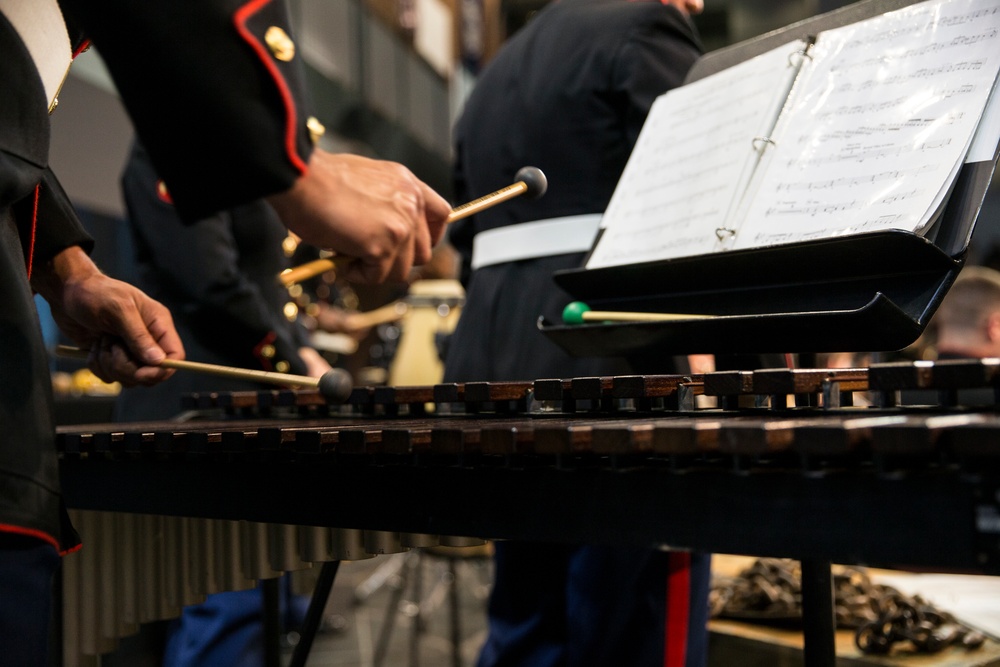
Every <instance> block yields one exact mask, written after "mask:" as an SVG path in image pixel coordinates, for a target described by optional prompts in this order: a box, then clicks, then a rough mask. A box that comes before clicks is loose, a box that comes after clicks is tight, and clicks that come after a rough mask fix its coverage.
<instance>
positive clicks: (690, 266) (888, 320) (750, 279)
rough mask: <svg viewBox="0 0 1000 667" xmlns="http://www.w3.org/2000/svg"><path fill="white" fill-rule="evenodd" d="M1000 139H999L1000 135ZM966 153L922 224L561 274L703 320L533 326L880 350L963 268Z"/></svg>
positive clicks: (579, 349)
mask: <svg viewBox="0 0 1000 667" xmlns="http://www.w3.org/2000/svg"><path fill="white" fill-rule="evenodd" d="M911 4H916V1H915V0H866V1H864V2H859V3H856V4H854V5H850V6H848V7H845V8H843V9H840V10H837V11H833V12H830V13H827V14H823V15H820V16H817V17H814V18H812V19H808V20H805V21H802V22H799V23H796V24H793V25H790V26H788V27H786V28H783V29H781V30H778V31H775V32H772V33H769V34H767V35H764V36H762V37H758V38H755V39H751V40H749V41H746V42H743V43H740V44H737V45H734V46H732V47H728V48H725V49H721V50H719V51H715V52H712V53H709V54H706V55H705V56H703V57H702V58H700V59H699V60H698V62H696V63H695V65H694V67H693V68H692V70H691V72H690V73H689V75H688V77H687V82H689V83H690V82H691V81H695V80H698V79H701V78H704V77H705V76H708V75H710V74H713V73H715V72H718V71H721V70H723V69H725V68H727V67H729V66H732V65H734V64H736V63H739V62H742V61H744V60H748V59H750V58H752V57H754V56H757V55H760V54H762V53H764V52H766V51H769V50H771V49H773V48H776V47H778V46H780V45H782V44H785V43H787V42H790V41H793V40H795V39H800V38H807V37H809V36H811V35H815V34H817V33H818V32H820V31H823V30H828V29H831V28H836V27H839V26H842V25H847V24H849V23H854V22H857V21H860V20H864V19H866V18H870V17H872V16H877V15H880V14H884V13H886V12H889V11H893V10H896V9H899V8H902V7H905V6H908V5H911ZM998 149H1000V147H998ZM998 149H995V150H994V154H993V159H992V160H989V161H984V162H975V163H966V164H964V165H963V166H962V168H961V171H960V172H959V175H958V178H957V180H956V182H955V184H954V187H953V189H952V191H951V192H950V193H949V195H948V198H947V200H946V202H945V204H944V208H943V211H942V213H941V218H940V219H939V220H938V222H937V224H936V225H935V226H934V228H933V230H932V231H931V232H930V233H929V234H928V235H926V236H918V235H915V234H910V233H905V232H899V231H886V232H877V233H871V234H863V235H857V236H845V237H839V238H834V239H826V240H819V241H809V242H804V243H795V244H789V245H784V246H772V247H765V248H754V249H749V250H740V251H731V252H727V253H717V254H712V255H702V256H696V257H684V258H679V259H672V260H665V261H658V262H648V263H642V264H633V265H627V266H615V267H608V268H601V269H591V270H586V269H574V270H568V271H560V272H558V273H556V274H555V276H554V280H555V282H556V283H557V284H558V285H559V286H560V287H561V288H562V289H564V290H565V291H566V292H568V293H569V294H570V295H572V296H573V297H574V298H575V299H579V300H580V301H583V302H585V303H587V304H588V305H589V306H590V307H591V308H593V309H594V310H624V311H646V312H666V313H671V312H673V313H689V312H695V313H705V314H711V315H715V316H716V317H713V318H708V319H691V320H678V321H669V322H620V323H594V324H580V325H562V324H554V323H550V322H547V321H546V320H545V319H544V318H540V319H539V322H538V327H539V329H540V330H541V331H542V332H543V333H544V334H545V335H546V336H548V337H549V338H550V339H551V340H553V341H554V342H555V343H557V344H558V345H559V346H560V347H562V348H563V349H565V350H567V351H568V352H570V353H571V354H573V355H576V356H584V357H586V356H623V357H627V358H629V359H631V360H633V362H636V363H638V364H639V367H641V364H642V360H650V361H655V360H656V359H657V358H658V357H662V356H664V355H675V354H691V353H714V354H720V353H743V354H745V353H756V354H760V353H770V352H800V353H814V352H852V351H854V352H860V351H867V352H879V351H888V350H897V349H900V348H903V347H905V346H907V345H909V344H911V343H912V342H913V341H915V340H916V339H917V337H918V336H919V335H920V334H921V333H922V332H923V330H924V329H925V327H926V326H927V323H928V321H929V320H930V318H931V316H932V315H933V314H934V311H935V310H936V309H937V307H938V305H940V303H941V300H942V299H943V298H944V295H945V293H946V292H947V291H948V289H949V288H950V287H951V285H952V283H953V282H954V281H955V278H956V277H957V276H958V273H959V271H960V270H961V268H962V266H963V264H964V261H965V256H966V253H967V250H968V245H969V239H970V238H971V236H972V230H973V227H974V226H975V222H976V217H977V216H978V214H979V209H980V207H981V205H982V202H983V199H984V197H985V195H986V190H987V188H988V187H989V185H990V180H991V178H992V175H993V170H994V168H995V166H996V162H997V158H998ZM833 598H834V593H833V579H832V576H831V572H830V562H829V561H824V560H821V559H810V560H803V561H802V600H803V602H802V606H803V637H804V643H805V646H804V659H805V664H806V665H810V666H812V667H819V666H822V667H833V665H835V663H836V650H835V646H834V631H835V628H836V622H835V618H834V608H833Z"/></svg>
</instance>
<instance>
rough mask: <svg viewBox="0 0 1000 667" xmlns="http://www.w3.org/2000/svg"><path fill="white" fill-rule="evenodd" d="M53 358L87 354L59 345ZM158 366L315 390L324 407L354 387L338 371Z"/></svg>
mask: <svg viewBox="0 0 1000 667" xmlns="http://www.w3.org/2000/svg"><path fill="white" fill-rule="evenodd" d="M56 354H58V355H60V356H63V357H72V358H74V359H86V358H87V357H88V356H89V355H90V352H88V351H87V350H83V349H81V348H78V347H71V346H69V345H59V346H57V347H56ZM160 366H163V367H164V368H174V369H177V370H184V371H193V372H195V373H204V374H206V375H217V376H222V377H229V378H236V379H238V380H248V381H250V382H263V383H265V384H276V385H286V386H292V387H305V388H308V389H318V390H319V393H320V394H322V395H323V397H324V398H325V399H326V400H327V402H328V403H343V402H344V401H346V400H347V399H348V397H350V395H351V390H352V389H353V386H354V383H353V382H352V381H351V376H350V374H349V373H348V372H347V371H345V370H343V369H342V368H333V369H330V370H328V371H327V372H326V373H323V375H322V376H321V377H318V378H314V377H309V376H308V375H293V374H290V373H275V372H273V371H259V370H253V369H249V368H233V367H231V366H220V365H218V364H206V363H202V362H200V361H181V360H178V359H164V360H163V361H161V362H160Z"/></svg>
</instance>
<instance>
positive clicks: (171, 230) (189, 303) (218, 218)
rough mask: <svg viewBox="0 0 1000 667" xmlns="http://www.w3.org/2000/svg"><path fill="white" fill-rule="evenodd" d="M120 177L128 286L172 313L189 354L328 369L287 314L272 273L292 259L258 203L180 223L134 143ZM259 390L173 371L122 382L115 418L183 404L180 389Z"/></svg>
mask: <svg viewBox="0 0 1000 667" xmlns="http://www.w3.org/2000/svg"><path fill="white" fill-rule="evenodd" d="M121 183H122V193H123V195H124V198H125V206H126V211H127V214H128V229H129V232H130V235H131V238H132V242H133V246H134V249H135V258H134V265H135V269H136V286H137V287H139V288H140V289H142V290H143V291H144V292H145V293H146V294H148V295H150V296H151V297H153V298H154V299H156V300H157V301H159V302H160V303H162V304H163V305H165V306H166V307H167V308H168V309H169V310H170V312H171V313H172V314H173V318H174V325H175V326H176V327H177V331H178V333H179V334H180V337H181V340H182V341H183V342H184V349H185V352H186V354H187V358H188V359H191V360H192V361H200V362H204V363H210V364H220V365H223V366H235V367H238V368H251V369H259V370H264V371H277V372H279V373H293V374H295V375H310V376H313V377H320V376H322V375H323V373H325V372H326V371H328V370H330V364H329V363H327V362H326V360H325V359H323V357H322V356H321V355H320V354H319V353H318V352H317V351H316V350H315V349H313V348H312V347H310V346H309V340H308V332H307V331H306V330H305V328H304V327H303V326H302V325H301V324H299V323H298V321H296V320H295V319H294V314H293V319H289V318H288V317H286V314H285V307H286V305H287V304H288V303H289V295H288V290H287V289H286V288H285V287H284V286H283V285H281V284H280V283H279V282H278V281H277V279H276V278H277V276H278V274H279V273H281V271H283V270H284V269H286V268H289V266H290V262H289V258H288V257H287V256H286V255H285V253H284V251H283V249H282V243H283V241H284V240H285V239H286V237H287V236H288V230H287V229H285V227H284V225H282V224H281V220H280V219H279V218H278V216H277V214H276V213H275V212H274V210H273V209H272V208H271V207H270V206H269V205H268V203H267V202H266V201H264V200H256V201H254V202H250V203H248V204H245V205H243V206H239V207H236V208H232V209H228V210H226V211H223V212H220V213H218V214H216V215H214V216H211V217H208V218H203V219H201V220H198V221H196V222H194V223H191V224H185V223H184V222H182V221H181V219H180V217H178V215H177V211H176V210H175V208H174V205H173V202H172V200H171V198H170V192H169V190H167V187H166V184H165V183H164V182H163V180H162V179H160V178H159V177H158V176H157V174H156V170H155V169H154V168H153V165H152V163H151V162H150V159H149V154H148V153H147V152H146V150H145V149H144V148H143V147H142V146H141V145H140V144H138V143H136V144H134V145H133V147H132V150H131V153H130V155H129V158H128V162H127V164H126V166H125V170H124V172H123V174H122V181H121ZM293 305H294V304H293ZM262 388H267V385H261V384H255V383H252V382H248V381H246V380H239V379H233V378H227V377H219V376H206V375H202V374H199V373H180V374H177V375H174V376H173V377H172V378H170V380H169V381H167V382H163V383H161V384H159V385H157V386H155V387H134V388H131V389H124V390H123V391H122V393H121V395H120V396H119V397H118V401H117V402H116V405H115V418H116V419H117V420H121V421H151V420H157V419H169V418H171V417H176V416H177V415H178V413H179V412H180V411H181V397H182V396H184V395H185V394H190V393H195V392H198V391H248V390H257V389H262Z"/></svg>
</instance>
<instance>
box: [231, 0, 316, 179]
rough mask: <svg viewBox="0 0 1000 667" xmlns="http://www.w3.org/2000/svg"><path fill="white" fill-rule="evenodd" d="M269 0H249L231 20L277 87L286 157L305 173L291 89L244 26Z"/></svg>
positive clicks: (268, 55) (264, 49)
mask: <svg viewBox="0 0 1000 667" xmlns="http://www.w3.org/2000/svg"><path fill="white" fill-rule="evenodd" d="M270 2H271V0H251V1H250V2H248V3H247V4H245V5H243V6H242V7H240V8H239V9H238V10H236V13H235V14H234V15H233V22H234V23H235V25H236V30H237V32H239V33H240V35H241V36H242V37H243V39H244V40H246V42H247V44H249V45H250V48H252V49H253V50H254V51H256V52H257V55H258V56H260V60H261V63H262V64H263V65H264V67H265V69H267V71H268V73H270V75H271V78H273V79H274V85H276V86H277V87H278V94H279V95H280V96H281V101H282V102H283V103H284V105H285V112H286V113H287V114H288V120H287V122H286V124H285V151H286V152H287V153H288V159H289V160H291V162H292V165H294V166H295V167H296V168H297V169H298V170H299V171H300V172H301V173H303V174H304V173H306V170H307V169H308V168H307V166H306V163H305V162H303V161H302V158H301V157H299V154H298V151H296V149H295V136H296V126H297V121H296V118H295V99H294V98H293V97H292V93H291V91H290V90H289V89H288V84H287V83H285V79H284V77H282V76H281V72H280V71H279V70H278V66H277V65H275V64H274V60H272V59H271V54H270V52H269V51H268V50H267V48H266V47H265V46H264V45H263V44H261V43H260V42H259V41H257V38H256V37H255V36H254V34H253V33H252V32H250V30H248V29H247V27H246V22H247V21H248V20H249V19H250V17H251V16H252V15H253V14H255V13H256V12H257V11H258V10H260V8H261V7H263V6H264V5H266V4H268V3H270Z"/></svg>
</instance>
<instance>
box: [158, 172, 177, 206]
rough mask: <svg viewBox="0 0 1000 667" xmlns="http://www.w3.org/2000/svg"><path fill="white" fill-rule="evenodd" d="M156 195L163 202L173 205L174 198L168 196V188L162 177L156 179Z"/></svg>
mask: <svg viewBox="0 0 1000 667" xmlns="http://www.w3.org/2000/svg"><path fill="white" fill-rule="evenodd" d="M156 197H157V198H158V199H159V200H160V201H161V202H163V203H164V204H170V205H171V206H173V205H174V198H173V197H171V196H170V190H168V189H167V184H166V183H164V182H163V179H162V178H158V179H156Z"/></svg>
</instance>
